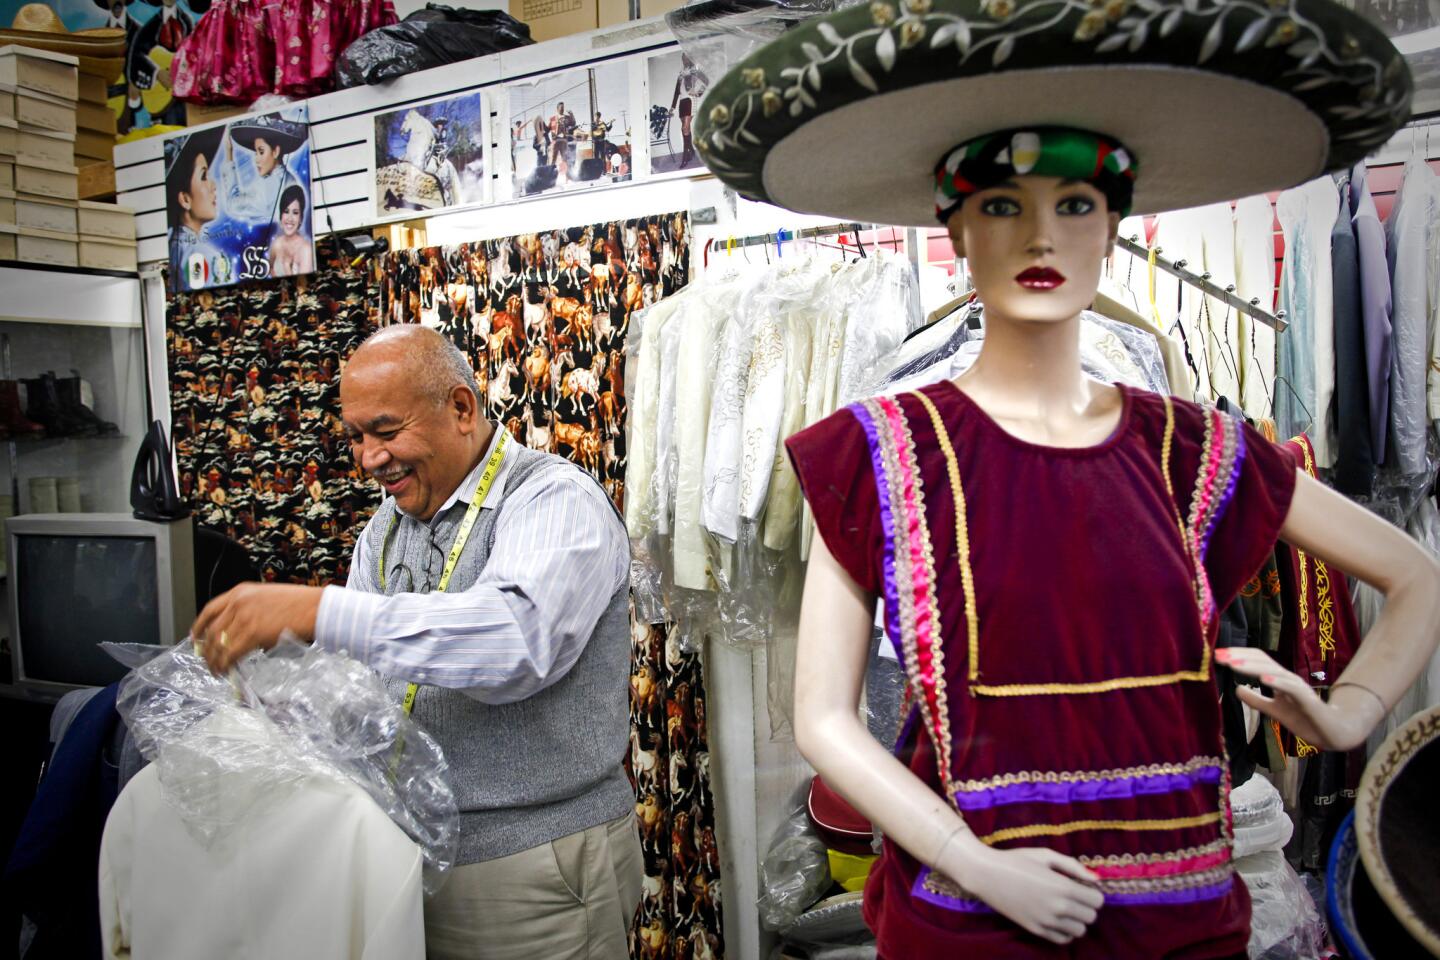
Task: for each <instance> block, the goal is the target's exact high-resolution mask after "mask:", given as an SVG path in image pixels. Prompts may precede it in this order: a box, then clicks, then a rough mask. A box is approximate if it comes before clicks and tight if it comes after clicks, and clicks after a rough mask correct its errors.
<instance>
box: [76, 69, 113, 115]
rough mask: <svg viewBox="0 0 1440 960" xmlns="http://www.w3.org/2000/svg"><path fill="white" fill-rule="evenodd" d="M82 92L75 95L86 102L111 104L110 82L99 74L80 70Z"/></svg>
mask: <svg viewBox="0 0 1440 960" xmlns="http://www.w3.org/2000/svg"><path fill="white" fill-rule="evenodd" d="M79 80H80V92H79V94H78V95H77V96H76V97H75V99H76V100H80V101H82V102H84V103H99V104H102V105H107V106H108V105H109V103H110V84H109V83H108V82H107V81H106V79H105V78H104V77H102V76H99V75H98V74H94V73H85V72H84V71H83V70H82V71H81V72H80V77H79Z"/></svg>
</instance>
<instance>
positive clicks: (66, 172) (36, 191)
mask: <svg viewBox="0 0 1440 960" xmlns="http://www.w3.org/2000/svg"><path fill="white" fill-rule="evenodd" d="M15 192H16V193H28V194H31V195H33V196H36V197H50V198H52V199H55V200H72V201H73V200H78V199H80V195H79V184H78V182H77V177H76V170H75V168H74V167H55V168H53V169H52V168H49V167H35V166H31V165H30V164H28V163H18V162H17V163H16V164H15Z"/></svg>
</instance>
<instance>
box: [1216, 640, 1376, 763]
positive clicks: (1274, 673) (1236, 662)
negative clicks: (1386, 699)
mask: <svg viewBox="0 0 1440 960" xmlns="http://www.w3.org/2000/svg"><path fill="white" fill-rule="evenodd" d="M1215 662H1216V663H1220V664H1224V665H1225V666H1227V667H1229V668H1230V669H1231V670H1234V671H1235V672H1236V673H1237V674H1240V675H1242V676H1246V677H1255V678H1257V679H1258V680H1259V681H1260V682H1261V683H1263V684H1265V685H1266V686H1267V687H1269V688H1270V689H1271V691H1272V695H1271V696H1268V697H1267V696H1265V695H1264V694H1263V693H1261V692H1260V691H1259V690H1256V689H1254V688H1252V687H1247V686H1244V685H1240V686H1237V687H1236V688H1235V695H1236V696H1237V697H1239V699H1240V702H1241V703H1243V704H1247V705H1248V706H1251V707H1254V708H1255V709H1256V710H1259V711H1260V712H1261V713H1263V714H1265V715H1266V716H1267V717H1273V718H1274V719H1276V720H1278V721H1280V723H1282V724H1283V725H1284V726H1285V728H1286V729H1287V730H1289V731H1290V732H1291V733H1293V734H1295V735H1296V736H1297V737H1300V738H1301V739H1302V740H1304V741H1305V742H1307V743H1309V744H1311V745H1313V746H1316V747H1319V748H1320V749H1321V750H1350V749H1353V748H1354V747H1356V746H1358V745H1359V744H1361V743H1363V742H1364V740H1365V737H1366V736H1367V735H1368V734H1369V732H1370V728H1371V727H1372V726H1374V724H1373V723H1368V722H1367V718H1366V717H1365V716H1363V715H1357V714H1360V713H1363V711H1356V710H1344V709H1341V707H1340V706H1339V705H1338V704H1335V703H1333V702H1332V703H1326V702H1325V701H1324V700H1321V699H1320V695H1319V694H1317V693H1316V692H1315V691H1314V690H1313V689H1312V688H1311V687H1310V684H1308V683H1306V682H1305V680H1304V679H1303V678H1301V677H1300V676H1299V675H1297V674H1295V673H1292V672H1290V671H1289V670H1286V669H1285V668H1284V667H1282V666H1280V664H1278V663H1276V662H1275V660H1274V658H1273V657H1271V656H1270V654H1268V653H1266V652H1265V651H1263V650H1255V649H1253V648H1250V647H1226V648H1222V649H1220V650H1216V651H1215ZM1361 696H1364V694H1361ZM1376 709H1378V704H1377V705H1376Z"/></svg>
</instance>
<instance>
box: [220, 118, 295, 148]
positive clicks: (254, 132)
mask: <svg viewBox="0 0 1440 960" xmlns="http://www.w3.org/2000/svg"><path fill="white" fill-rule="evenodd" d="M230 136H231V138H232V139H234V141H235V142H236V143H238V144H240V145H241V146H242V147H248V148H249V149H251V150H254V149H255V138H256V137H259V138H261V139H263V140H264V141H265V142H266V143H273V144H275V145H276V146H278V147H280V148H281V149H283V150H284V151H285V152H286V153H294V152H295V151H296V150H299V149H300V147H301V146H303V145H304V143H305V138H304V137H302V136H298V135H296V134H294V133H290V132H288V131H285V130H282V129H280V128H278V127H262V126H257V125H253V124H245V125H242V126H234V127H231V128H230Z"/></svg>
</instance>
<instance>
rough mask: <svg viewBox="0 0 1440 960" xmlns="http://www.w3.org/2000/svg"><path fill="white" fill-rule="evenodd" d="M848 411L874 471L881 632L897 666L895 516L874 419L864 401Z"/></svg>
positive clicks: (901, 650) (901, 651)
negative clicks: (880, 539)
mask: <svg viewBox="0 0 1440 960" xmlns="http://www.w3.org/2000/svg"><path fill="white" fill-rule="evenodd" d="M845 409H846V410H849V411H850V413H851V415H852V416H854V417H855V419H856V420H858V421H860V426H861V427H862V428H863V429H864V431H865V439H866V441H867V442H868V444H869V446H870V468H871V470H872V471H873V472H874V474H875V497H876V499H877V500H878V501H879V503H880V528H881V530H882V531H883V532H884V534H885V559H884V564H883V566H884V576H885V632H886V633H887V634H889V635H890V643H891V644H892V645H893V646H894V647H895V656H896V657H898V658H899V660H900V663H901V665H904V663H905V648H904V645H903V644H902V643H901V641H900V597H899V594H898V593H897V588H896V584H895V516H894V514H892V513H891V512H890V478H889V476H888V475H887V474H886V473H885V461H884V459H883V458H882V457H881V455H880V436H879V433H878V432H877V429H878V428H877V427H876V425H875V419H874V418H873V417H872V416H870V411H869V410H868V409H866V407H865V405H864V404H861V403H852V404H850V405H849V406H847V407H846V408H845Z"/></svg>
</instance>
